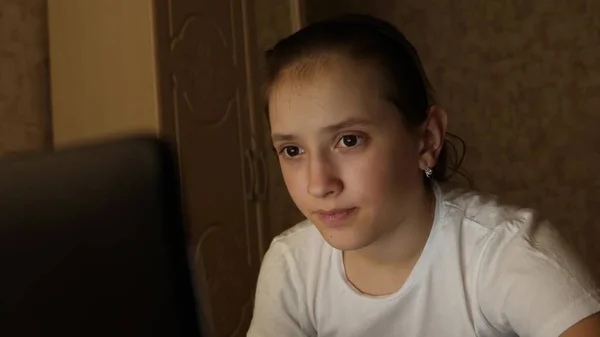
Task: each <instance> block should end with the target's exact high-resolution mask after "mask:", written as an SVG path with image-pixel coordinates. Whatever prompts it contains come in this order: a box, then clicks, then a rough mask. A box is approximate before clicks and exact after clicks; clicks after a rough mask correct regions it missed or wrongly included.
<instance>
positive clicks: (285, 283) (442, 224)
mask: <svg viewBox="0 0 600 337" xmlns="http://www.w3.org/2000/svg"><path fill="white" fill-rule="evenodd" d="M434 189H435V193H436V198H437V204H436V215H435V220H434V224H433V228H432V231H431V234H430V236H429V238H428V240H427V243H426V245H425V248H424V250H423V252H422V254H421V257H420V258H419V260H418V262H417V264H416V265H415V267H414V269H413V270H412V272H411V274H410V276H409V277H408V279H407V281H406V283H405V284H404V285H403V286H402V288H401V289H400V290H399V291H397V292H396V293H394V294H391V295H387V296H379V297H373V296H367V295H364V294H361V293H360V292H358V291H357V290H356V289H355V288H353V287H352V285H351V284H350V283H349V282H348V280H347V279H346V276H345V272H344V264H343V260H342V253H341V251H339V250H337V249H334V248H332V247H331V246H330V245H329V244H328V243H327V242H326V241H325V240H324V239H323V238H322V236H321V235H320V233H319V232H318V231H317V229H316V228H315V227H314V225H312V224H311V223H310V222H308V221H304V222H301V223H300V224H298V225H296V226H295V227H293V228H291V229H290V230H288V231H286V232H284V233H283V234H281V235H280V236H278V237H277V238H275V239H274V240H273V242H272V244H271V247H270V248H269V251H268V252H267V254H266V255H265V258H264V261H263V265H262V267H261V271H260V276H259V279H258V286H257V290H256V298H255V308H254V316H253V319H252V324H251V326H250V330H249V331H248V336H249V337H296V336H297V337H300V336H303V337H304V336H319V337H333V336H339V337H354V336H356V337H359V336H360V337H384V336H401V337H428V336H431V337H442V336H443V337H453V336H456V337H471V336H479V337H485V336H490V337H491V336H515V335H517V336H521V337H558V336H559V335H560V334H561V333H563V332H564V331H565V330H566V329H568V328H569V327H571V326H572V325H574V324H575V323H577V322H579V321H580V320H582V319H583V318H585V317H587V316H590V315H591V314H593V313H596V312H599V311H600V295H599V294H600V291H598V289H597V288H596V287H595V286H594V285H593V282H592V280H591V278H590V277H589V275H588V273H586V271H585V269H584V268H583V267H582V266H581V265H580V264H579V262H578V261H577V259H576V258H575V257H574V256H573V255H572V253H571V252H570V251H569V249H568V248H566V247H565V245H564V243H563V241H562V239H561V238H560V236H559V235H558V234H557V232H556V231H555V230H554V229H553V228H552V227H551V226H550V225H549V224H547V223H544V222H538V221H537V219H536V218H535V216H534V213H533V212H532V211H530V210H525V209H517V208H512V207H507V206H503V205H499V204H498V203H496V202H495V201H494V200H492V199H487V198H486V197H484V196H482V195H480V194H476V193H473V192H459V191H453V192H450V193H444V192H442V191H441V190H440V188H439V187H437V186H436V187H435V188H434Z"/></svg>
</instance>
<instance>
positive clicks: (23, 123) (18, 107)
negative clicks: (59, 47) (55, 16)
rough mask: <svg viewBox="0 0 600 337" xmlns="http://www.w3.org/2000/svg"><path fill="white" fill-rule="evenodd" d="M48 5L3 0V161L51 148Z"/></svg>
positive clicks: (0, 42)
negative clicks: (11, 156) (5, 156)
mask: <svg viewBox="0 0 600 337" xmlns="http://www.w3.org/2000/svg"><path fill="white" fill-rule="evenodd" d="M47 34H48V27H47V20H46V0H0V156H1V155H6V154H9V153H13V152H21V151H27V150H38V149H42V148H45V147H49V146H51V144H52V140H51V125H50V123H51V119H50V90H49V86H50V85H49V78H48V75H49V74H48V73H49V70H48V69H49V67H48V37H47Z"/></svg>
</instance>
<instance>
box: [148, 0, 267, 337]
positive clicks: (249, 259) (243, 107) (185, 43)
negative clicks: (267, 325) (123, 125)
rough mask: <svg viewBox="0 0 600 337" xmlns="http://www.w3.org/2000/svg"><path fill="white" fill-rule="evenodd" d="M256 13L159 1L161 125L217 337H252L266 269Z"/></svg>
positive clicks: (215, 4) (226, 5)
mask: <svg viewBox="0 0 600 337" xmlns="http://www.w3.org/2000/svg"><path fill="white" fill-rule="evenodd" d="M248 8H252V6H249V5H248V4H247V3H245V1H244V0H229V1H226V0H219V1H200V0H155V15H156V29H157V32H156V34H157V36H158V39H157V42H158V43H157V50H158V57H159V74H160V83H161V88H160V92H161V95H160V96H161V109H162V113H161V114H162V121H161V125H162V126H163V132H164V133H165V134H166V135H167V136H170V137H172V138H173V139H174V140H175V141H176V143H177V145H178V147H179V155H180V161H181V171H182V178H183V183H184V199H185V200H186V203H187V207H188V209H189V212H188V216H189V220H190V225H191V228H190V235H191V240H192V242H191V250H192V254H193V257H194V260H193V263H194V267H195V268H196V271H197V282H198V290H199V294H198V295H199V297H200V300H201V306H202V309H203V311H204V313H205V314H206V320H207V322H206V323H207V324H208V325H209V330H212V332H213V333H214V336H244V335H245V333H246V330H247V327H248V324H249V322H250V319H251V315H252V298H253V295H254V289H255V282H256V278H257V273H258V269H259V264H260V252H259V247H258V225H257V207H256V206H257V204H256V200H255V199H256V198H255V193H256V192H255V186H256V185H257V182H256V179H255V177H256V172H255V171H256V165H255V164H253V160H254V159H255V158H253V153H254V151H253V150H252V146H253V145H252V144H253V138H252V137H253V132H256V130H252V128H251V124H252V123H251V122H252V121H251V115H250V112H249V111H250V110H251V109H250V108H249V107H251V104H252V103H251V102H252V100H251V97H252V92H251V90H249V88H248V83H249V82H248V75H247V68H246V67H247V63H248V62H249V60H247V59H246V53H247V46H246V44H247V43H245V42H247V41H248V39H249V37H248V31H247V28H248V27H249V26H248V25H249V22H248V21H247V20H246V18H247V15H249V13H244V11H245V10H246V9H248ZM249 100H250V103H249ZM254 163H255V162H254ZM211 336H212V335H211Z"/></svg>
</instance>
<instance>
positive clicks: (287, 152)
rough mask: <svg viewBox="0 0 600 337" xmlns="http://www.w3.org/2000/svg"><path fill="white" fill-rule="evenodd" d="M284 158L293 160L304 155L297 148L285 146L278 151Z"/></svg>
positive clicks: (302, 151)
mask: <svg viewBox="0 0 600 337" xmlns="http://www.w3.org/2000/svg"><path fill="white" fill-rule="evenodd" d="M279 153H280V154H282V155H283V156H284V157H286V158H294V157H297V156H299V155H301V154H303V153H304V150H302V149H301V148H299V147H297V146H286V147H284V148H283V149H281V151H279Z"/></svg>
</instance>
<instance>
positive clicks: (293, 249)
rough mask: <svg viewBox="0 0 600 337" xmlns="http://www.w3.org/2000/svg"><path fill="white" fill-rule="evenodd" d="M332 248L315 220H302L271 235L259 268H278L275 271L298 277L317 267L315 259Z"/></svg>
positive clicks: (265, 270)
mask: <svg viewBox="0 0 600 337" xmlns="http://www.w3.org/2000/svg"><path fill="white" fill-rule="evenodd" d="M332 250H333V248H331V246H329V245H328V244H327V242H326V241H325V240H324V239H323V237H322V236H321V233H319V231H318V230H317V228H316V227H315V226H314V224H312V223H311V222H310V221H308V220H304V221H302V222H300V223H298V224H296V225H295V226H293V227H291V228H290V229H288V230H286V231H284V232H283V233H281V234H280V235H278V236H276V237H275V238H274V239H273V241H272V242H271V245H270V247H269V249H268V251H267V253H266V254H265V257H264V259H263V263H262V266H261V272H262V273H263V274H265V273H268V271H269V270H271V269H277V272H278V273H281V272H283V273H282V274H285V273H287V274H290V275H293V276H294V278H299V277H300V276H301V275H305V274H307V273H309V269H313V268H318V266H317V265H318V261H319V260H320V259H321V258H322V257H323V256H324V255H328V254H331V251H332Z"/></svg>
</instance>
